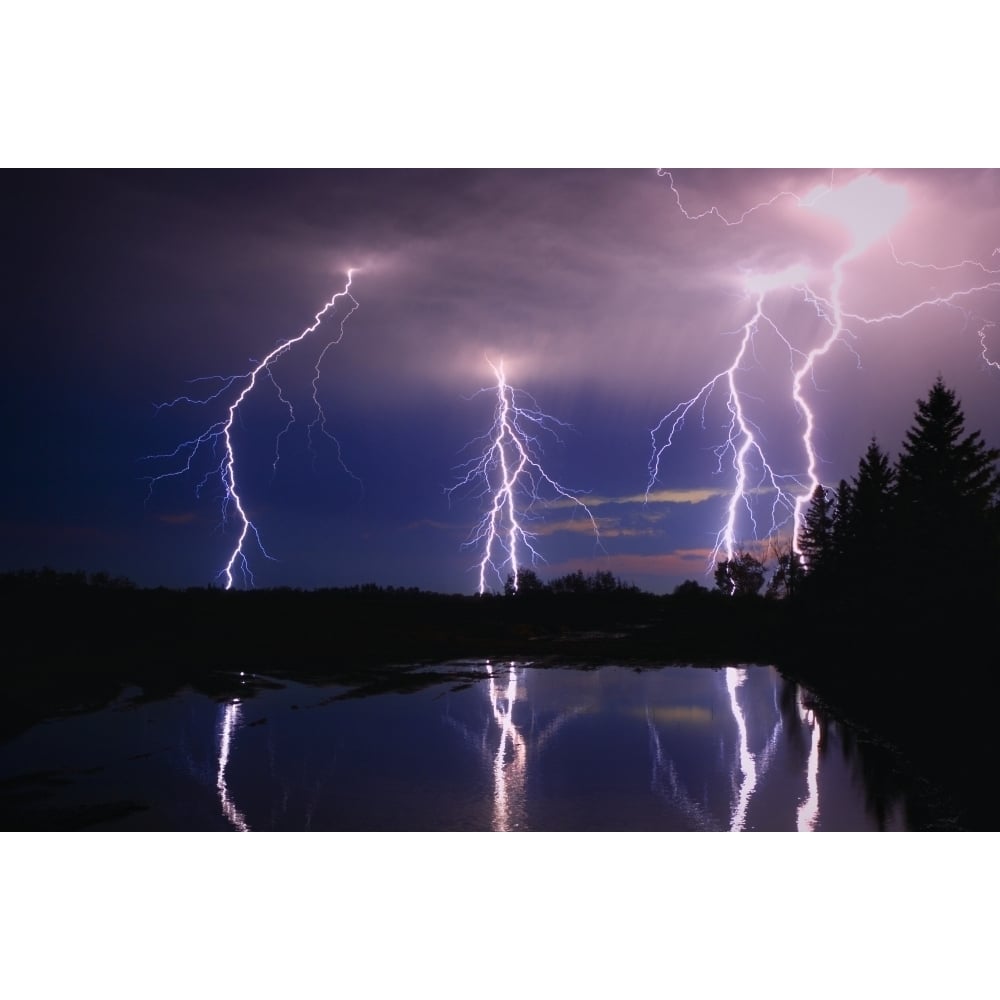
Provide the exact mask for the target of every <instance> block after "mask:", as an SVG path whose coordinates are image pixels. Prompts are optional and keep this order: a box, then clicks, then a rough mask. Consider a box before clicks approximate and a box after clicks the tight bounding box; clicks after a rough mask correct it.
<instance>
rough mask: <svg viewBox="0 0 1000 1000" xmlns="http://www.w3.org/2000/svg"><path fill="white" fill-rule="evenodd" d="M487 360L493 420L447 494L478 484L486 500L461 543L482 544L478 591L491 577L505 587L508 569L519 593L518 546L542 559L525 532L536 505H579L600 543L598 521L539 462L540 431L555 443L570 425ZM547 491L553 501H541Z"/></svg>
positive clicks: (575, 493) (534, 535)
mask: <svg viewBox="0 0 1000 1000" xmlns="http://www.w3.org/2000/svg"><path fill="white" fill-rule="evenodd" d="M487 361H488V363H489V365H490V368H492V369H493V374H494V375H495V376H496V387H495V392H496V406H495V409H494V413H493V424H492V426H491V427H490V430H489V431H488V432H487V433H486V434H485V435H483V436H482V437H480V438H477V439H476V440H475V441H474V442H473V443H472V444H473V445H475V444H482V445H483V446H484V450H483V451H482V452H481V454H479V455H477V456H475V457H474V458H471V459H470V460H469V461H468V462H465V463H463V464H462V465H460V466H459V467H458V469H459V476H460V479H459V481H458V482H457V483H456V484H455V485H454V486H452V487H449V489H448V490H446V492H447V494H448V496H449V497H450V496H451V495H452V494H453V493H454V492H455V491H456V490H460V489H462V488H463V487H475V486H477V485H478V486H479V490H480V491H479V493H478V494H477V496H478V497H479V498H480V499H484V500H485V501H486V513H485V514H484V515H483V517H482V519H481V520H480V521H479V523H478V524H477V525H476V527H475V528H474V529H473V531H472V533H471V534H470V536H469V538H468V540H467V541H466V542H465V547H467V548H473V547H479V546H482V551H483V555H482V559H481V560H480V562H479V564H478V569H479V588H478V590H479V593H480V594H483V593H485V592H486V590H487V581H488V580H489V579H491V578H492V577H496V579H497V580H499V582H500V585H501V586H503V584H504V570H505V569H507V568H509V571H510V575H511V577H512V578H513V589H514V591H515V592H516V591H517V589H518V574H519V572H520V567H521V565H522V564H523V561H522V560H521V559H519V557H518V551H519V549H520V550H524V551H525V552H526V554H527V557H529V558H530V561H531V563H532V565H535V564H536V563H537V562H538V560H542V561H543V562H544V559H543V557H542V555H541V553H539V551H538V550H537V549H536V548H535V546H534V540H535V539H536V538H537V537H538V533H537V532H532V531H529V530H528V527H526V525H528V524H529V523H530V522H531V521H533V520H535V519H537V518H538V517H540V512H539V508H541V507H543V506H545V505H546V504H552V503H553V502H554V501H555V502H560V503H562V502H565V503H569V504H570V505H572V506H574V507H576V508H579V510H580V511H582V512H583V513H584V514H585V515H586V516H587V518H589V520H590V524H591V527H592V528H593V531H594V538H595V539H596V542H597V545H598V546H600V545H601V533H600V530H599V529H598V525H597V520H596V518H595V517H594V515H593V514H592V513H591V511H590V508H589V507H588V506H587V505H586V504H585V503H584V502H583V501H582V500H581V499H580V497H579V492H580V491H574V490H569V489H566V488H565V487H564V486H561V485H560V484H559V483H557V482H556V481H555V480H554V479H552V478H551V476H549V475H548V473H547V472H546V471H545V470H544V469H543V468H542V466H541V460H540V455H541V443H540V440H539V435H540V434H541V432H543V431H545V432H547V433H549V434H551V435H552V436H553V437H554V438H555V439H556V440H557V441H558V440H559V435H558V432H557V429H558V428H560V427H567V426H568V425H567V424H564V423H563V422H562V421H561V420H557V419H556V418H555V417H552V416H549V414H547V413H543V412H542V411H541V410H540V409H539V407H538V403H537V402H536V401H535V400H534V399H533V398H532V397H531V396H529V395H528V394H526V393H523V392H522V391H521V390H519V389H516V388H514V387H513V386H511V385H510V384H509V383H508V382H507V379H506V377H505V375H504V368H503V362H502V361H501V362H500V364H499V365H495V364H493V362H492V361H489V359H487ZM491 391H493V389H492V387H488V388H484V389H480V390H479V392H478V393H476V395H479V393H484V392H491ZM547 492H548V493H550V494H552V497H553V499H551V500H546V499H545V494H546V493H547Z"/></svg>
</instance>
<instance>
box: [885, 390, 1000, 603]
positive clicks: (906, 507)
mask: <svg viewBox="0 0 1000 1000" xmlns="http://www.w3.org/2000/svg"><path fill="white" fill-rule="evenodd" d="M998 460H1000V450H998V449H996V448H988V447H987V446H986V444H985V443H984V442H983V440H982V437H981V434H980V432H979V431H973V432H972V433H970V434H966V433H965V417H964V414H963V413H962V407H961V403H960V402H959V400H958V399H957V398H956V396H955V392H954V391H953V390H951V389H949V388H948V387H947V386H946V385H945V384H944V382H943V380H942V379H941V377H940V376H938V378H937V381H936V382H935V383H934V385H933V387H932V388H931V390H930V392H929V394H928V396H927V398H926V399H923V400H918V402H917V411H916V413H915V415H914V421H913V426H912V427H911V428H910V430H909V431H907V433H906V439H905V442H904V445H903V450H902V453H901V454H900V458H899V463H898V487H897V494H898V512H899V527H900V529H901V531H902V532H903V535H904V545H903V546H902V553H901V554H902V556H903V559H904V568H905V570H906V575H907V579H908V581H909V585H908V590H909V592H910V593H911V594H915V593H916V592H917V591H918V590H919V588H920V587H921V586H922V584H921V580H922V579H924V580H925V579H926V578H927V576H928V575H929V576H931V577H932V578H934V579H936V580H937V581H938V584H939V587H940V585H941V584H942V583H943V582H944V581H945V580H947V581H948V583H949V591H950V593H951V594H952V596H953V599H955V600H959V599H962V600H964V599H968V598H971V597H972V596H973V595H974V594H975V593H976V592H977V591H980V592H981V591H982V589H983V588H985V589H986V591H987V592H988V593H993V594H995V592H996V583H995V578H996V573H995V568H994V567H995V560H996V557H997V556H998V555H1000V544H998V531H997V524H998V499H1000V472H998V471H997V462H998ZM941 589H942V590H943V589H944V588H943V587H941Z"/></svg>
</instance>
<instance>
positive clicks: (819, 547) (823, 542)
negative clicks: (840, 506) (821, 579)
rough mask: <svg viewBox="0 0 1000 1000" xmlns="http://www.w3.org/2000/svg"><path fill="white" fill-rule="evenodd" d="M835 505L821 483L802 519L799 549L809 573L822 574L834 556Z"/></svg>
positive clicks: (815, 490) (814, 491)
mask: <svg viewBox="0 0 1000 1000" xmlns="http://www.w3.org/2000/svg"><path fill="white" fill-rule="evenodd" d="M833 512H834V503H833V499H832V497H831V496H830V494H829V492H828V491H827V488H826V487H825V486H823V485H822V484H821V483H820V484H818V485H817V486H816V489H814V490H813V494H812V498H811V499H810V501H809V506H808V507H807V508H806V512H805V514H804V515H803V518H802V531H801V532H800V534H799V549H800V551H801V552H802V561H803V562H804V564H805V568H806V571H807V572H809V573H817V572H818V573H822V572H823V570H824V568H827V567H828V566H829V564H830V561H831V558H832V556H833V527H834V520H833Z"/></svg>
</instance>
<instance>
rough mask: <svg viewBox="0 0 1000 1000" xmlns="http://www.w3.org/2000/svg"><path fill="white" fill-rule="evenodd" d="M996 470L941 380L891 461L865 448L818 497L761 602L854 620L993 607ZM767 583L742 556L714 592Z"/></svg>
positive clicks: (998, 530)
mask: <svg viewBox="0 0 1000 1000" xmlns="http://www.w3.org/2000/svg"><path fill="white" fill-rule="evenodd" d="M998 460H1000V449H997V448H991V447H988V446H987V444H986V443H985V442H984V441H983V438H982V435H981V432H980V431H972V432H971V433H967V432H966V429H965V416H964V414H963V412H962V406H961V403H960V401H959V400H958V398H957V397H956V394H955V392H954V390H952V389H950V388H949V387H948V386H947V385H945V383H944V381H943V380H942V378H941V377H940V376H939V377H938V378H937V380H936V381H935V382H934V384H933V386H932V387H931V389H930V391H929V393H928V394H927V396H926V397H925V398H923V399H920V400H918V401H917V409H916V412H915V414H914V418H913V423H912V425H911V426H910V428H909V430H908V431H907V432H906V435H905V438H904V440H903V443H902V447H901V449H900V452H899V455H898V457H897V459H896V460H895V461H892V459H891V457H890V455H889V454H888V453H887V452H886V451H885V450H883V448H882V446H881V445H880V444H879V442H878V440H877V439H876V438H874V437H873V438H872V440H871V441H870V443H869V445H868V448H867V449H866V451H865V453H864V455H863V456H862V457H861V459H860V461H859V462H858V467H857V472H856V474H855V475H854V476H852V477H851V478H850V479H849V480H848V479H842V480H841V481H840V482H839V483H838V484H837V485H836V486H835V487H834V486H830V485H824V484H821V485H818V486H817V487H816V488H815V490H814V491H813V494H812V496H811V498H810V500H809V504H808V507H807V508H806V510H805V512H804V515H803V518H802V524H801V526H800V531H799V534H798V545H797V546H796V547H795V549H794V550H793V549H792V547H791V546H788V548H787V549H786V550H785V551H783V552H780V553H779V554H778V555H777V559H776V563H775V566H774V569H773V572H772V574H771V577H770V581H769V582H768V584H767V593H768V594H769V595H770V596H784V597H789V598H792V599H793V600H794V601H795V602H799V603H802V604H805V605H814V606H815V605H821V606H825V607H827V608H848V609H851V610H860V609H865V608H868V609H870V608H873V607H883V608H884V607H886V606H889V605H891V606H904V605H905V606H908V607H911V608H913V609H924V608H933V609H935V610H937V611H948V612H955V611H957V610H960V609H971V610H982V609H983V608H984V607H987V606H992V607H995V606H996V605H997V603H998V600H1000V573H998V557H1000V472H998V469H997V462H998ZM766 577H767V573H766V567H765V561H764V560H763V559H758V558H757V557H755V556H754V555H752V554H750V553H747V552H741V553H738V554H736V555H734V557H733V558H732V559H727V560H722V561H721V562H720V563H718V564H717V566H716V570H715V583H716V587H717V589H718V590H720V591H723V592H725V593H728V594H731V595H735V596H745V595H750V594H758V593H760V591H761V589H762V588H763V587H764V584H765V579H766Z"/></svg>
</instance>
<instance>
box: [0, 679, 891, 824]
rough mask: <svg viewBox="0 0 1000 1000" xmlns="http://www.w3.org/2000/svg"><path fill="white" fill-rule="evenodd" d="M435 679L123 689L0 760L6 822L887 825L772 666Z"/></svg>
mask: <svg viewBox="0 0 1000 1000" xmlns="http://www.w3.org/2000/svg"><path fill="white" fill-rule="evenodd" d="M446 668H452V669H456V670H458V669H460V670H461V671H462V672H463V673H465V674H466V675H467V676H469V677H471V678H473V679H471V680H470V679H464V680H460V681H459V682H457V683H456V682H455V681H452V682H449V683H436V684H433V685H432V686H429V687H426V688H424V689H422V690H417V691H414V692H412V693H407V694H398V693H388V694H379V695H375V696H370V697H351V696H350V695H351V693H350V692H349V691H347V690H346V689H344V688H342V687H315V686H308V685H302V684H294V683H288V684H286V685H285V686H283V687H281V688H279V689H272V690H263V691H259V692H258V693H256V694H255V695H253V696H252V697H241V698H231V699H229V700H227V701H225V702H223V703H219V702H216V701H213V700H212V699H210V698H208V697H207V696H205V695H202V694H198V693H195V692H184V693H181V694H178V695H175V696H174V697H171V698H168V699H165V700H161V701H149V702H147V701H144V700H143V699H142V698H141V692H140V691H139V690H138V689H133V690H131V691H128V692H126V693H125V695H124V696H123V697H122V698H120V699H119V700H118V701H117V702H116V703H115V704H114V705H112V706H110V707H108V708H106V709H104V710H102V711H100V712H94V713H90V714H87V715H80V716H73V717H68V718H60V719H55V720H51V721H49V722H46V723H43V724H41V725H38V726H35V727H34V728H33V729H31V730H29V731H27V732H25V733H23V734H21V735H20V736H18V737H16V738H15V739H13V740H11V741H9V742H8V743H6V744H4V745H3V746H2V747H0V789H2V792H0V794H2V795H3V802H4V803H5V811H6V812H7V813H8V815H9V816H11V817H12V823H13V825H17V826H21V827H25V826H26V827H28V828H39V829H45V828H53V827H55V828H59V827H64V828H65V827H68V828H75V827H90V828H95V829H125V830H141V829H153V830H237V831H249V830H344V831H347V830H404V831H423V830H571V831H575V830H581V831H582V830H614V831H624V830H671V831H681V830H692V831H693V830H705V831H742V830H789V831H794V830H799V831H803V832H809V831H816V830H872V829H881V828H885V829H901V828H902V827H903V826H904V825H905V820H904V818H903V814H902V809H901V808H899V807H898V806H897V805H895V804H894V803H895V799H894V797H893V795H892V794H891V789H890V788H889V786H888V785H887V784H886V783H885V782H879V781H877V780H876V781H874V783H873V779H872V775H871V773H870V771H871V769H870V767H867V768H862V766H861V758H860V757H859V755H858V752H857V747H856V745H855V744H856V741H855V739H854V738H853V735H852V734H851V733H850V731H849V730H846V729H845V728H844V727H841V726H839V725H838V724H836V723H832V722H826V721H824V720H823V719H822V718H821V717H820V716H818V715H817V713H816V711H815V710H814V709H813V708H811V707H810V706H809V700H808V695H806V694H805V693H804V692H803V691H801V690H800V689H798V688H797V687H795V686H794V685H791V684H789V683H788V682H786V681H784V680H783V679H782V678H781V676H780V675H779V674H778V673H777V671H775V670H774V669H773V668H771V667H761V666H732V667H723V668H693V667H688V668H684V667H663V668H659V669H643V670H636V669H635V668H626V667H618V666H606V667H601V668H597V669H589V670H582V669H570V668H565V669H560V668H552V667H548V668H545V669H542V668H537V667H532V666H530V665H528V664H521V663H507V662H505V663H488V662H485V661H477V662H463V663H461V664H450V665H446ZM442 669H443V668H442V667H440V666H439V667H436V668H435V670H437V671H440V670H442ZM876 777H877V776H876ZM10 825H11V824H8V828H9V827H10Z"/></svg>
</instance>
